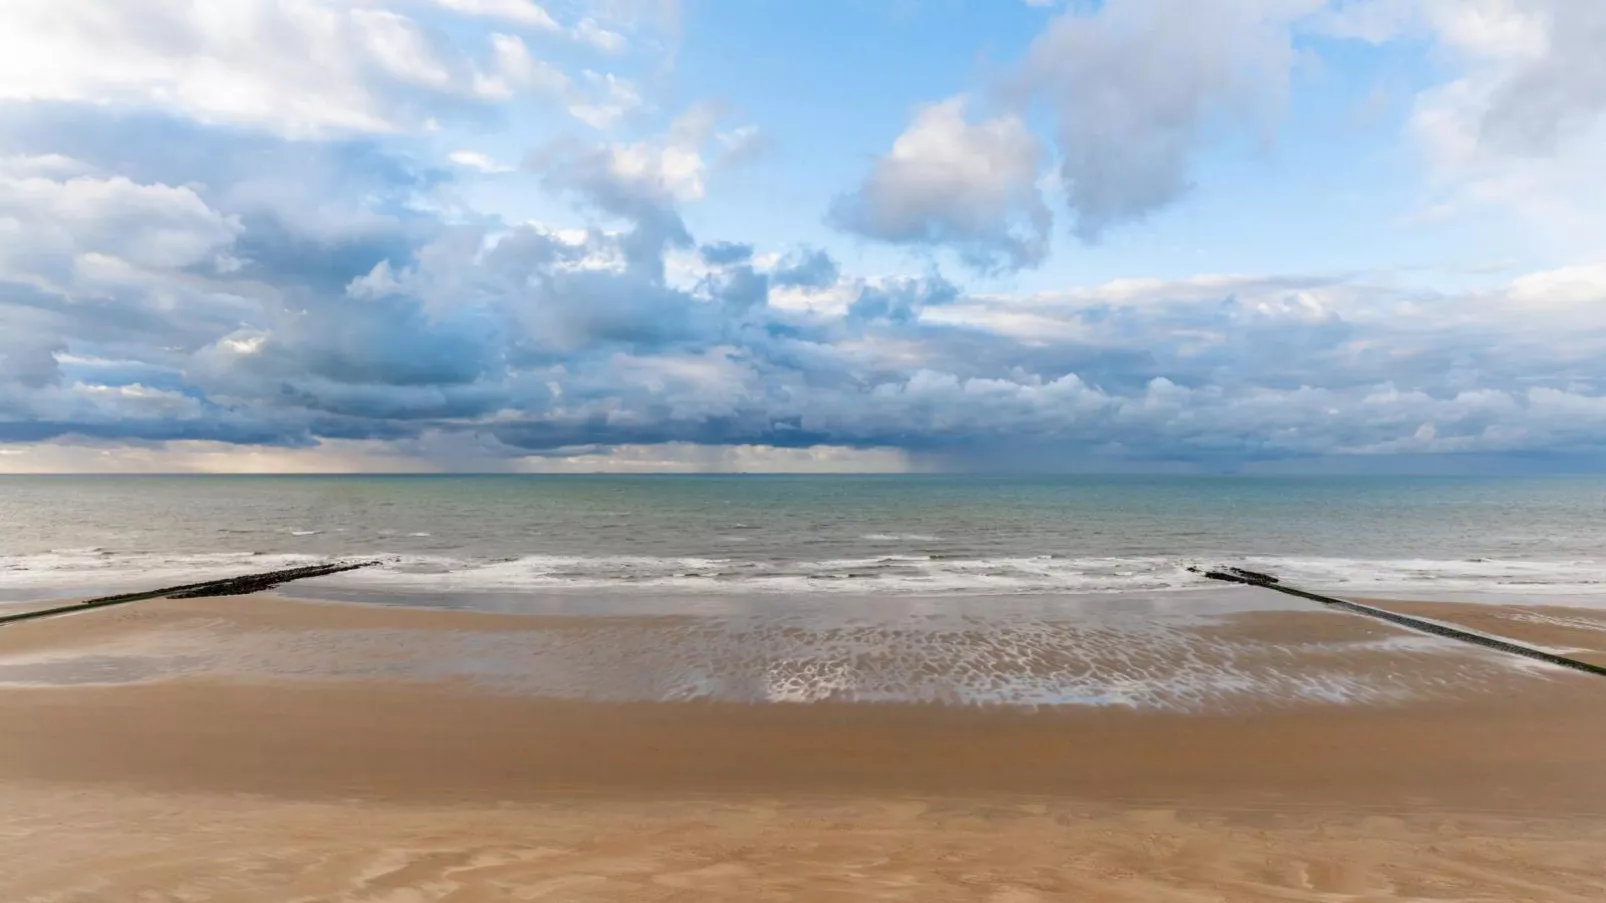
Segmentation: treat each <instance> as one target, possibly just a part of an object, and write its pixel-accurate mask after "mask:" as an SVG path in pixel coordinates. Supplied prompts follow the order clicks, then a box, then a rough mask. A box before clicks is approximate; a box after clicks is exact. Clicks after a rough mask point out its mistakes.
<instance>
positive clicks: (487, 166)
mask: <svg viewBox="0 0 1606 903" xmlns="http://www.w3.org/2000/svg"><path fill="white" fill-rule="evenodd" d="M446 158H447V159H448V160H451V161H452V162H453V163H455V164H457V165H458V166H461V167H463V168H465V169H472V170H474V171H476V172H482V173H485V174H487V175H496V174H499V173H507V172H515V171H516V168H515V167H512V166H508V165H506V164H503V163H498V162H496V161H495V160H493V159H491V158H490V157H488V156H486V155H485V154H482V153H480V152H479V151H471V150H457V151H452V152H451V153H450V154H447V156H446Z"/></svg>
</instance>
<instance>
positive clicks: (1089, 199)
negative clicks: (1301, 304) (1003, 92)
mask: <svg viewBox="0 0 1606 903" xmlns="http://www.w3.org/2000/svg"><path fill="white" fill-rule="evenodd" d="M1320 5H1321V4H1320V0H1196V2H1179V0H1109V2H1107V3H1104V4H1102V5H1101V6H1099V7H1097V8H1093V9H1091V10H1089V9H1088V8H1086V7H1082V6H1073V8H1072V9H1070V10H1068V11H1067V12H1065V13H1064V14H1062V15H1061V16H1059V17H1058V18H1056V19H1055V20H1054V21H1053V22H1052V23H1051V24H1050V25H1049V26H1048V28H1047V29H1046V30H1045V31H1044V33H1043V34H1042V35H1040V36H1039V37H1038V38H1037V39H1036V41H1035V42H1034V43H1033V45H1032V48H1031V50H1030V52H1029V54H1028V57H1027V60H1026V62H1025V64H1024V66H1023V68H1022V71H1021V73H1020V75H1019V90H1021V91H1023V92H1026V93H1029V94H1034V95H1039V96H1041V97H1043V98H1044V99H1046V100H1047V102H1048V103H1049V105H1050V106H1051V107H1052V109H1053V110H1054V114H1055V120H1056V121H1055V133H1056V137H1057V140H1058V150H1059V155H1060V158H1061V161H1062V162H1061V164H1060V177H1061V181H1062V183H1063V187H1064V190H1065V194H1066V199H1067V202H1068V204H1069V206H1070V208H1071V211H1072V213H1073V214H1074V216H1075V222H1074V226H1073V228H1074V231H1075V232H1076V234H1077V235H1078V236H1080V237H1081V238H1082V239H1084V240H1089V241H1091V240H1095V239H1097V238H1098V237H1099V236H1100V235H1102V234H1103V233H1104V231H1105V230H1107V229H1109V228H1111V227H1113V226H1117V225H1120V224H1122V223H1125V222H1130V221H1133V220H1138V219H1141V218H1143V217H1144V216H1147V215H1148V214H1151V213H1153V212H1154V211H1156V210H1159V209H1161V208H1163V207H1165V206H1166V205H1168V204H1170V203H1172V202H1174V201H1175V200H1177V199H1178V198H1179V197H1181V196H1182V195H1183V194H1185V193H1186V192H1187V190H1188V188H1189V185H1190V167H1191V165H1192V162H1193V158H1194V157H1195V155H1196V154H1197V152H1198V150H1199V148H1200V147H1201V146H1202V145H1204V144H1205V143H1206V141H1208V140H1209V132H1210V128H1211V126H1212V125H1213V124H1214V123H1216V122H1217V121H1220V120H1230V121H1248V122H1250V123H1251V124H1254V125H1257V126H1259V127H1260V128H1261V129H1262V130H1265V131H1268V132H1269V129H1270V123H1271V122H1272V121H1273V118H1272V117H1273V115H1274V114H1275V113H1276V112H1277V111H1278V110H1279V109H1280V108H1281V106H1282V105H1283V103H1284V100H1285V96H1286V94H1287V92H1288V81H1289V72H1290V69H1291V67H1292V65H1293V62H1294V58H1295V53H1294V49H1293V45H1292V39H1291V36H1290V29H1291V27H1292V23H1293V22H1295V21H1296V20H1298V19H1299V18H1301V17H1302V16H1304V15H1306V14H1308V13H1310V12H1311V11H1313V10H1314V9H1316V8H1317V7H1319V6H1320Z"/></svg>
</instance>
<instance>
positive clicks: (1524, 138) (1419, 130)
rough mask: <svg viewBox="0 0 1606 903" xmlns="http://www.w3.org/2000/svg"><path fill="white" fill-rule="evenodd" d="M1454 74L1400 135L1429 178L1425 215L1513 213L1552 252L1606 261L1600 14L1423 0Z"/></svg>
mask: <svg viewBox="0 0 1606 903" xmlns="http://www.w3.org/2000/svg"><path fill="white" fill-rule="evenodd" d="M1423 3H1424V6H1423V8H1422V11H1421V16H1422V22H1423V26H1422V27H1424V28H1426V29H1428V33H1429V34H1431V35H1432V36H1434V37H1435V38H1436V39H1437V40H1438V42H1439V44H1440V46H1441V47H1443V48H1444V50H1445V52H1446V54H1447V55H1448V56H1449V58H1450V59H1452V60H1453V61H1454V62H1455V63H1456V64H1457V65H1458V69H1457V70H1456V71H1457V74H1456V75H1455V77H1453V78H1451V79H1450V80H1448V81H1446V82H1444V83H1442V84H1439V85H1436V86H1434V87H1432V88H1430V89H1428V90H1426V91H1424V92H1422V93H1421V94H1420V95H1419V96H1418V98H1417V101H1416V106H1415V109H1414V110H1413V112H1412V116H1411V121H1410V134H1411V136H1412V137H1413V138H1414V139H1415V141H1416V143H1417V146H1418V147H1419V148H1420V149H1421V150H1422V152H1423V155H1424V158H1425V160H1426V162H1427V164H1428V166H1429V172H1430V176H1431V181H1430V183H1429V185H1430V192H1431V193H1430V194H1429V196H1428V198H1427V199H1426V200H1425V201H1424V204H1423V206H1424V208H1425V209H1424V214H1423V215H1424V216H1427V217H1430V218H1444V217H1449V216H1454V215H1458V214H1462V213H1464V212H1467V211H1472V210H1476V209H1479V208H1487V207H1496V208H1500V209H1502V210H1504V211H1508V212H1513V213H1515V214H1516V215H1518V216H1520V217H1522V218H1523V219H1524V220H1525V222H1526V223H1527V224H1528V225H1529V226H1530V227H1532V228H1534V229H1536V230H1537V231H1538V232H1539V233H1540V234H1542V235H1544V236H1545V237H1546V238H1547V239H1548V240H1549V243H1550V244H1551V246H1552V247H1555V248H1560V249H1564V250H1565V251H1567V252H1569V253H1572V254H1582V255H1595V254H1599V253H1606V245H1603V244H1602V242H1601V240H1600V238H1599V236H1600V235H1602V234H1606V216H1603V215H1602V211H1603V210H1606V173H1603V170H1602V168H1601V167H1600V166H1599V165H1598V163H1599V160H1598V158H1599V148H1600V147H1601V146H1602V144H1603V142H1606V116H1603V115H1602V114H1603V113H1606V66H1603V65H1602V63H1601V61H1600V57H1599V54H1598V53H1596V48H1597V46H1598V45H1599V43H1600V41H1602V40H1606V9H1603V8H1602V7H1601V6H1600V4H1597V3H1593V2H1589V0H1537V2H1534V3H1523V4H1516V3H1510V2H1505V0H1478V2H1475V3H1450V2H1447V0H1423Z"/></svg>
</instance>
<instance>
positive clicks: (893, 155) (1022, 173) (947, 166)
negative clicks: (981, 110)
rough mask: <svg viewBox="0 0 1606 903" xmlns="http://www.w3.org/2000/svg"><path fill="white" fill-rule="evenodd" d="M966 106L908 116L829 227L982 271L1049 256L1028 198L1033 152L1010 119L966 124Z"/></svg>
mask: <svg viewBox="0 0 1606 903" xmlns="http://www.w3.org/2000/svg"><path fill="white" fill-rule="evenodd" d="M965 105H966V102H965V99H964V98H962V97H955V98H950V99H949V100H946V101H943V102H941V103H936V104H931V105H929V106H926V107H922V108H921V109H919V110H918V111H916V113H915V115H914V119H913V121H912V122H911V123H910V124H909V127H908V128H907V129H906V130H905V131H904V132H903V134H902V135H899V136H898V139H897V140H896V141H895V142H893V145H892V150H891V151H890V152H889V153H888V154H887V155H886V156H884V157H882V158H880V159H878V160H877V161H876V162H875V164H874V165H873V166H872V167H871V170H870V172H869V174H868V175H866V177H865V179H864V182H863V183H862V184H861V185H860V186H859V187H858V188H857V189H855V190H854V191H853V192H852V193H850V194H848V195H846V196H844V197H842V198H839V199H838V200H837V201H836V203H835V204H834V205H833V207H832V209H831V220H832V222H833V223H835V224H836V225H837V226H839V227H840V228H843V229H846V230H848V231H851V232H856V233H858V234H860V235H863V236H866V237H868V238H875V239H880V240H882V241H888V242H893V243H896V244H906V245H929V246H947V247H951V248H953V249H954V250H956V251H958V253H959V254H960V255H961V257H963V258H964V260H965V261H966V262H967V263H969V264H971V265H973V266H976V267H978V268H981V269H1020V268H1021V267H1026V266H1032V265H1035V264H1038V263H1041V262H1042V261H1043V259H1044V257H1045V256H1047V254H1048V232H1049V228H1050V225H1051V217H1050V214H1049V211H1048V207H1047V206H1046V205H1045V204H1044V203H1043V200H1042V197H1041V196H1040V194H1039V193H1038V190H1037V170H1038V165H1039V162H1040V159H1041V152H1040V149H1039V147H1038V144H1037V140H1036V139H1035V138H1033V137H1032V135H1031V133H1030V132H1029V131H1027V129H1026V126H1025V124H1024V123H1023V122H1022V121H1021V120H1020V119H1019V118H1017V117H1015V116H1012V115H1004V116H1000V117H997V118H995V119H990V120H985V121H981V122H974V123H973V122H970V121H968V120H967V118H966V115H965Z"/></svg>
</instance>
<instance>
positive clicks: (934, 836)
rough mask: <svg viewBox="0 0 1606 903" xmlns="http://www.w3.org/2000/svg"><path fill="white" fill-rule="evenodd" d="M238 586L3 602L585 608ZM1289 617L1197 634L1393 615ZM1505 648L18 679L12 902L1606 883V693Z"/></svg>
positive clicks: (352, 623)
mask: <svg viewBox="0 0 1606 903" xmlns="http://www.w3.org/2000/svg"><path fill="white" fill-rule="evenodd" d="M241 601H244V600H223V601H219V600H196V601H191V602H183V603H179V602H166V601H164V602H159V603H136V604H135V605H133V606H129V607H128V608H125V609H120V610H114V611H105V612H99V613H86V614H83V615H76V616H73V617H69V618H62V619H54V620H48V621H40V622H30V623H29V624H25V625H16V626H14V627H12V628H7V629H5V630H0V660H4V659H5V658H6V657H7V656H12V657H16V656H22V657H27V656H38V655H41V654H44V653H46V652H50V653H52V654H59V655H65V656H67V658H66V660H67V661H70V660H71V654H72V652H73V650H74V649H75V648H82V649H88V650H104V649H107V648H113V647H116V646H117V644H120V643H121V644H130V645H137V643H138V642H139V641H140V637H142V636H146V635H150V634H151V633H152V632H156V633H160V631H162V630H170V629H176V628H177V627H179V626H184V625H193V624H194V623H195V622H197V621H201V622H204V623H205V624H207V625H209V627H208V629H210V630H213V631H217V632H218V633H219V634H228V633H245V634H254V633H256V632H262V633H265V634H272V633H274V632H276V631H286V630H294V631H315V632H317V633H318V634H319V635H321V636H336V637H341V636H346V635H347V634H345V633H343V632H345V631H353V632H361V631H363V630H368V629H385V630H397V629H408V630H421V631H435V630H439V631H455V630H462V629H465V625H472V629H474V630H497V629H502V630H506V631H511V632H513V633H512V635H514V636H521V635H522V634H520V633H519V632H521V631H542V630H559V631H562V630H565V629H578V630H586V629H588V628H587V627H586V624H585V623H584V622H586V621H587V620H588V619H583V618H582V619H537V620H530V619H526V618H522V617H519V616H492V615H469V614H460V613H450V612H425V611H408V610H402V609H378V608H363V607H358V606H334V605H304V604H294V603H289V602H281V601H279V600H272V599H264V598H261V597H255V598H253V599H252V600H251V604H240V602H241ZM1286 614H1287V615H1288V616H1289V617H1287V618H1282V617H1261V616H1256V617H1254V618H1249V619H1241V620H1237V621H1233V622H1230V623H1227V624H1225V625H1218V626H1216V627H1213V628H1211V629H1212V630H1217V631H1224V630H1234V629H1236V630H1241V631H1242V632H1244V633H1246V634H1252V635H1255V636H1258V637H1261V638H1263V639H1269V640H1275V639H1277V638H1279V637H1288V636H1289V631H1295V632H1299V631H1307V630H1308V631H1311V632H1313V633H1315V634H1318V635H1320V636H1321V637H1322V642H1323V643H1324V644H1328V645H1331V644H1334V643H1342V642H1346V641H1350V640H1356V639H1357V638H1360V639H1362V640H1365V639H1366V638H1369V637H1372V636H1373V635H1374V634H1373V633H1372V632H1374V631H1378V630H1383V631H1386V632H1387V631H1392V628H1388V627H1386V626H1380V625H1377V624H1375V623H1373V622H1367V621H1366V620H1365V619H1360V618H1353V617H1349V616H1344V615H1338V614H1332V613H1327V612H1309V613H1306V612H1290V613H1286ZM1571 616H1572V615H1568V617H1571ZM184 629H186V630H188V629H190V628H189V627H187V626H186V627H184ZM351 636H356V633H352V634H351ZM339 646H340V644H339V643H338V642H336V643H334V648H336V649H338V648H339ZM317 648H318V650H320V654H322V650H324V649H326V648H327V646H325V645H320V646H319V647H317ZM365 654H367V653H365ZM1378 654H1379V655H1382V653H1378ZM1468 654H1469V655H1475V656H1483V657H1484V658H1480V659H1478V661H1484V660H1486V658H1487V654H1486V653H1483V652H1476V653H1468ZM1357 661H1360V660H1359V659H1358V660H1357ZM1394 661H1396V659H1394V658H1388V657H1383V658H1379V659H1377V663H1378V665H1379V666H1380V667H1381V666H1385V665H1387V663H1389V662H1394ZM1411 661H1413V662H1415V661H1416V660H1415V659H1414V658H1413V659H1411ZM1432 661H1440V659H1433V660H1432ZM1442 662H1443V666H1444V667H1445V668H1446V669H1447V673H1450V674H1456V673H1461V672H1458V671H1456V670H1455V669H1456V668H1458V667H1461V666H1462V664H1463V663H1461V660H1460V659H1458V658H1456V657H1455V656H1447V657H1444V658H1443V659H1442ZM1416 666H1417V667H1419V668H1424V669H1425V668H1428V667H1430V664H1422V663H1420V662H1418V663H1417V665H1416ZM1480 673H1481V672H1480ZM1506 673H1509V675H1510V683H1509V685H1508V686H1507V690H1508V691H1509V692H1506V693H1491V692H1488V691H1487V688H1481V689H1480V690H1479V691H1478V692H1469V693H1466V694H1463V695H1457V694H1455V693H1439V694H1437V695H1433V696H1428V697H1423V698H1422V699H1420V700H1418V701H1414V702H1401V703H1397V704H1392V705H1325V706H1321V705H1301V706H1285V707H1273V708H1268V709H1266V710H1264V711H1242V712H1240V711H1223V712H1220V713H1215V714H1174V713H1168V712H1165V711H1159V710H1138V711H1133V710H1125V709H1120V708H1096V707H1059V708H1053V709H1041V710H1037V711H1028V710H1017V709H1004V708H978V707H956V706H923V705H876V706H869V705H847V704H833V703H823V704H812V705H745V704H736V703H690V704H663V703H650V702H637V703H611V704H610V703H599V702H595V701H587V700H583V699H569V700H560V699H543V698H532V697H530V696H527V695H521V694H518V693H510V692H493V691H490V690H487V689H486V688H485V687H484V686H482V685H479V684H476V683H473V682H468V681H462V680H434V681H426V680H421V679H417V678H405V679H393V680H372V679H349V678H348V679H337V678H331V677H329V676H328V675H327V673H325V672H324V671H322V670H320V669H312V670H311V671H306V672H302V671H295V672H294V673H291V674H285V675H277V676H274V675H269V676H263V675H261V674H252V675H250V676H242V675H239V674H233V675H231V674H229V673H220V672H217V671H215V670H207V671H203V672H201V673H191V674H184V675H180V676H174V677H164V678H162V679H158V680H142V681H135V682H131V683H126V684H117V685H80V686H72V685H51V686H10V687H6V688H3V689H0V725H3V730H4V735H3V737H0V900H3V901H7V903H9V901H13V900H27V901H34V900H37V901H90V900H94V901H118V903H121V901H128V900H198V901H199V900H207V901H211V900H217V901H275V903H278V901H293V900H305V901H312V900H346V901H443V903H445V901H453V903H478V901H491V900H497V901H500V900H557V901H585V900H687V901H702V900H733V901H734V900H741V901H748V900H807V901H812V900H820V901H824V900H865V899H900V900H915V901H943V900H979V901H1028V900H1130V901H1218V900H1226V901H1239V900H1244V901H1249V900H1255V901H1259V900H1300V901H1364V900H1392V899H1408V900H1534V901H1545V903H1549V901H1599V900H1601V899H1606V864H1603V860H1602V857H1601V855H1600V851H1601V850H1602V849H1603V848H1606V771H1603V770H1602V769H1601V768H1600V763H1601V755H1602V753H1601V750H1603V749H1606V684H1603V683H1602V682H1601V681H1600V680H1599V679H1597V678H1591V677H1588V676H1585V675H1577V674H1571V673H1563V672H1553V671H1550V670H1548V669H1540V670H1536V669H1534V668H1532V667H1528V666H1519V667H1514V668H1512V669H1510V670H1509V672H1506ZM1412 679H1413V680H1414V679H1416V678H1415V677H1414V676H1413V677H1412ZM1451 683H1453V681H1452V682H1451Z"/></svg>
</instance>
